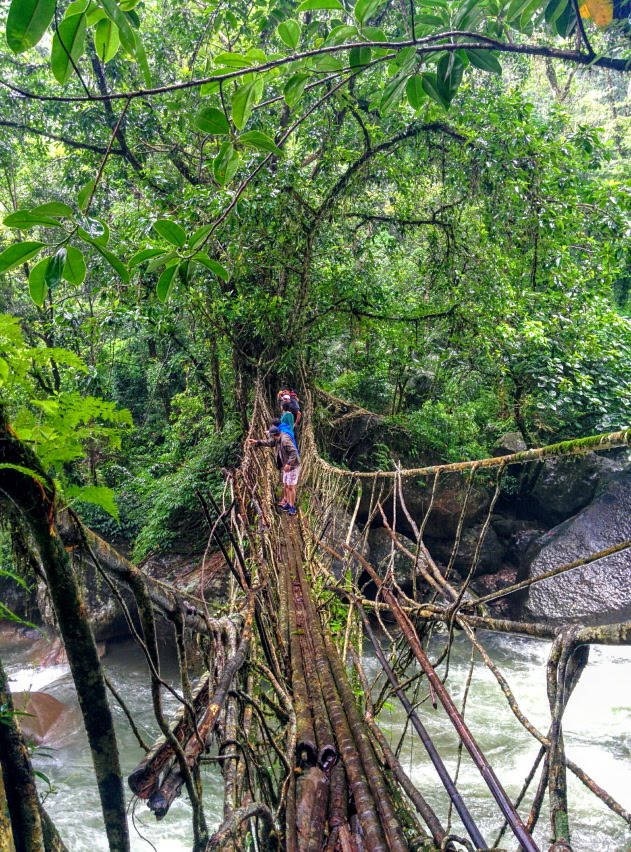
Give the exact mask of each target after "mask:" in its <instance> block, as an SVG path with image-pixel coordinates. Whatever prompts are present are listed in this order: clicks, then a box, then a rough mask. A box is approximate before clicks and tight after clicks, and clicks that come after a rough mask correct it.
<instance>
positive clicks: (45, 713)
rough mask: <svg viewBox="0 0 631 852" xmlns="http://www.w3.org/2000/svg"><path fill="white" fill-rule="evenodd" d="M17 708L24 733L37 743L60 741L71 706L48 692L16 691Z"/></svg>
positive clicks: (14, 701)
mask: <svg viewBox="0 0 631 852" xmlns="http://www.w3.org/2000/svg"><path fill="white" fill-rule="evenodd" d="M13 704H14V707H15V709H16V710H17V711H18V712H19V713H20V714H24V715H20V716H19V717H18V720H19V725H20V729H21V731H22V733H23V734H24V736H25V737H26V739H27V740H30V741H32V742H34V743H36V744H37V745H44V744H52V743H55V742H58V740H59V739H60V738H61V737H60V734H61V731H62V729H63V728H64V726H65V722H66V721H67V719H68V716H69V715H70V714H71V711H70V708H69V707H67V706H66V705H65V704H64V703H63V702H62V701H59V700H58V699H57V698H55V697H54V696H52V695H48V694H47V693H46V692H14V693H13Z"/></svg>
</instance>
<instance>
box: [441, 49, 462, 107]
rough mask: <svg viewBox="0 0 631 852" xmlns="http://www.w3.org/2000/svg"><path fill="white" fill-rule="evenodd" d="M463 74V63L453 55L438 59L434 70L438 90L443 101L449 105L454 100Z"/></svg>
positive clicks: (449, 54)
mask: <svg viewBox="0 0 631 852" xmlns="http://www.w3.org/2000/svg"><path fill="white" fill-rule="evenodd" d="M463 72H464V63H463V61H462V59H460V57H458V56H456V54H455V53H446V54H444V55H443V56H441V57H440V59H439V61H438V66H437V68H436V80H437V85H438V90H439V91H440V93H441V95H442V97H443V99H444V101H445V102H446V103H447V104H450V103H451V102H452V100H453V99H454V98H455V96H456V93H457V91H458V88H459V86H460V83H461V82H462V74H463Z"/></svg>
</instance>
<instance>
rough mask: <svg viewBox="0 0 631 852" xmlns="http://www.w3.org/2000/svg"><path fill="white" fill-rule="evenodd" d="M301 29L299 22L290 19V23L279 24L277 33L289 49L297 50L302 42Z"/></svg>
mask: <svg viewBox="0 0 631 852" xmlns="http://www.w3.org/2000/svg"><path fill="white" fill-rule="evenodd" d="M301 29H302V28H301V26H300V24H299V23H298V21H294V20H293V18H290V19H289V20H288V21H283V22H282V23H281V24H279V25H278V27H277V28H276V32H277V33H278V35H279V36H280V38H281V39H282V41H283V42H284V43H285V44H286V45H287V47H290V48H291V49H292V50H295V49H296V47H298V42H299V41H300V32H301Z"/></svg>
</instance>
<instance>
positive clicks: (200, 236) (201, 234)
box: [188, 225, 213, 249]
mask: <svg viewBox="0 0 631 852" xmlns="http://www.w3.org/2000/svg"><path fill="white" fill-rule="evenodd" d="M212 229H213V226H212V225H202V226H201V228H198V229H197V230H196V231H195V233H194V234H193V235H192V237H191V238H190V240H189V241H188V244H189V246H190V247H191V248H192V249H196V248H197V247H198V246H200V245H201V244H202V243H203V242H204V240H205V239H206V237H207V236H208V234H210V232H211V231H212Z"/></svg>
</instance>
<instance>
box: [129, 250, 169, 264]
mask: <svg viewBox="0 0 631 852" xmlns="http://www.w3.org/2000/svg"><path fill="white" fill-rule="evenodd" d="M161 254H164V250H163V249H161V248H149V249H143V250H142V251H139V252H137V253H136V254H135V255H134V256H133V257H132V258H131V260H130V261H129V263H128V264H127V265H128V266H129V268H130V269H133V268H134V267H135V266H140V264H141V263H144V262H145V260H150V259H151V258H152V257H157V256H158V255H161Z"/></svg>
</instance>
